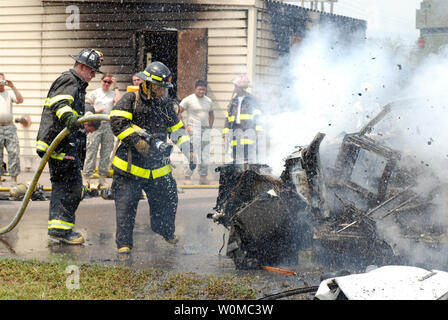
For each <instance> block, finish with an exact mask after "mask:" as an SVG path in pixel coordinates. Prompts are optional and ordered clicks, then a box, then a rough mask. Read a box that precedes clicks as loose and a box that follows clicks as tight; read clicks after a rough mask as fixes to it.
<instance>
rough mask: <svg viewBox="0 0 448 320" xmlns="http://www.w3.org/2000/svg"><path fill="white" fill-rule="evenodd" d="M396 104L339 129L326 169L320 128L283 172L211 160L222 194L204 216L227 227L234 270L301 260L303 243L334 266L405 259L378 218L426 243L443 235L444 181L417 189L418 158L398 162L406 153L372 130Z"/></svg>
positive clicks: (287, 161)
mask: <svg viewBox="0 0 448 320" xmlns="http://www.w3.org/2000/svg"><path fill="white" fill-rule="evenodd" d="M393 107H394V103H391V104H388V105H386V106H384V107H383V108H382V110H381V112H380V113H379V114H378V115H377V116H376V117H375V118H373V119H372V120H371V121H369V122H368V123H367V124H366V125H365V126H364V127H363V128H362V129H361V130H360V131H358V132H356V133H350V134H345V136H344V138H343V140H342V143H341V145H340V147H339V152H338V155H337V158H336V163H335V164H334V166H333V167H329V168H323V167H322V164H321V160H320V145H321V142H322V141H323V139H324V138H325V134H323V133H318V134H317V135H316V136H315V137H314V139H313V141H312V142H311V143H310V144H309V145H308V146H304V147H297V148H296V149H295V150H294V152H293V153H292V154H290V155H289V156H288V157H287V158H286V159H285V164H284V170H283V172H282V174H281V176H280V177H279V178H276V177H273V176H272V175H271V174H270V168H269V167H268V166H267V165H250V164H245V165H233V164H228V165H224V166H221V167H218V168H216V171H217V172H219V173H220V181H219V182H220V187H219V193H218V197H217V201H216V206H215V207H214V208H213V209H214V211H215V213H212V214H209V215H208V216H207V217H208V218H211V219H213V220H214V221H215V222H217V223H219V224H222V225H223V226H224V227H225V228H227V229H228V230H229V238H228V242H227V255H228V256H229V257H231V258H232V259H233V261H234V263H235V266H236V268H237V269H252V268H259V267H260V266H262V265H275V264H284V263H288V264H293V263H300V261H298V253H299V251H311V252H312V257H313V260H315V261H317V262H320V263H323V264H325V265H329V266H333V267H365V266H367V265H372V264H376V265H383V264H394V263H409V262H408V261H405V260H406V257H405V256H404V255H402V254H401V253H400V251H399V250H397V247H396V243H394V242H393V241H391V240H390V239H389V238H388V237H387V236H386V235H385V234H384V233H383V232H382V231H381V230H380V228H379V226H380V225H394V226H395V227H396V232H397V233H399V234H400V236H403V237H406V238H407V239H410V240H412V241H414V242H418V243H423V244H424V245H427V246H429V247H431V248H435V247H438V246H440V245H441V244H442V243H443V241H444V239H445V237H446V234H445V231H446V228H445V227H444V226H443V225H440V224H438V223H432V221H431V220H430V219H428V216H429V212H431V211H432V210H434V207H435V202H436V198H437V197H438V196H440V195H441V194H445V193H446V192H445V187H444V186H443V185H437V186H436V187H435V188H434V190H431V192H427V193H426V195H422V194H419V193H418V192H417V191H416V189H415V186H416V183H417V179H418V177H419V175H421V174H422V170H421V166H419V164H418V163H415V166H412V165H411V166H407V167H403V166H401V164H402V161H401V158H402V153H401V152H399V151H397V150H395V149H393V148H391V147H389V146H388V145H387V143H386V142H387V141H386V140H385V139H383V137H381V135H375V134H371V133H372V132H373V131H374V130H373V129H374V127H375V126H376V125H377V124H378V123H379V122H380V121H381V120H382V119H383V118H384V117H385V116H386V115H387V114H388V113H390V112H391V110H392V109H393Z"/></svg>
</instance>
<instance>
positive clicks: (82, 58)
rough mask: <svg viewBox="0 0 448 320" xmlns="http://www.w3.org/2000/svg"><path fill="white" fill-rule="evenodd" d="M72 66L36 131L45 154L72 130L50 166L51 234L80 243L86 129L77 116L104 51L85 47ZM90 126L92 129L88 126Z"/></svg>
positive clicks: (60, 79) (52, 90) (53, 92)
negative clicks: (76, 228) (62, 134)
mask: <svg viewBox="0 0 448 320" xmlns="http://www.w3.org/2000/svg"><path fill="white" fill-rule="evenodd" d="M71 57H72V58H73V59H74V60H75V61H76V62H75V65H74V66H73V68H72V69H70V70H69V71H65V72H63V73H62V74H61V75H60V76H59V77H58V78H57V79H56V80H55V81H54V82H53V84H52V85H51V87H50V90H49V91H48V94H47V98H46V100H45V104H44V107H43V110H42V117H41V122H40V127H39V131H38V134H37V142H36V149H37V154H38V155H39V156H40V157H43V156H44V154H45V153H46V151H47V149H48V148H49V146H50V144H51V143H52V142H53V140H54V139H55V138H56V136H57V135H58V134H59V133H60V132H61V131H62V130H63V129H64V128H68V129H69V130H70V133H69V134H68V135H67V136H66V137H65V138H64V139H63V140H62V141H61V142H60V144H59V145H58V146H57V148H56V150H55V151H54V152H53V154H52V155H51V157H50V159H49V161H48V166H49V169H50V180H51V186H52V191H51V199H50V210H49V211H50V214H49V221H48V234H49V236H50V238H51V239H52V240H56V241H58V242H64V243H68V244H81V243H83V242H84V238H83V236H82V235H81V234H80V233H78V232H75V231H74V230H73V227H74V225H75V211H76V209H77V208H78V205H79V202H80V201H81V190H82V177H81V170H82V166H83V163H84V158H85V144H86V143H85V141H86V132H85V130H87V129H85V130H83V129H84V126H83V125H81V124H79V123H78V118H79V117H81V116H83V115H84V114H85V113H86V111H92V109H93V108H91V107H90V108H91V109H88V107H87V110H86V105H85V95H86V88H87V86H88V83H89V82H90V80H92V79H93V78H94V77H95V73H96V72H101V71H100V70H99V68H100V66H101V63H102V60H103V54H102V53H101V52H100V51H97V50H93V49H83V50H81V52H79V54H78V55H77V56H71ZM89 130H91V129H89Z"/></svg>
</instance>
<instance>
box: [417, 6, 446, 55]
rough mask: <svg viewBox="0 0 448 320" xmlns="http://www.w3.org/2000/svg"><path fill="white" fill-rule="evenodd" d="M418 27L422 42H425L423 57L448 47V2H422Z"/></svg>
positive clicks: (418, 13)
mask: <svg viewBox="0 0 448 320" xmlns="http://www.w3.org/2000/svg"><path fill="white" fill-rule="evenodd" d="M416 27H417V29H420V37H421V39H422V40H420V41H424V46H420V48H421V54H422V55H423V56H424V55H426V54H428V53H431V52H433V53H436V52H437V51H438V50H439V48H441V47H442V46H445V45H448V2H447V1H446V0H424V1H422V2H421V4H420V9H418V10H417V14H416ZM420 44H421V43H420Z"/></svg>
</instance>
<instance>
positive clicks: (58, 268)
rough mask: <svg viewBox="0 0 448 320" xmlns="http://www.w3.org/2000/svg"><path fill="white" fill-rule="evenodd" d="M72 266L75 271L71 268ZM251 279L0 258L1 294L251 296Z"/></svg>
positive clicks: (81, 297) (46, 296) (185, 297)
mask: <svg viewBox="0 0 448 320" xmlns="http://www.w3.org/2000/svg"><path fill="white" fill-rule="evenodd" d="M72 267H74V268H75V269H76V270H77V273H74V272H70V268H72ZM77 275H78V276H79V277H77ZM76 280H78V282H76ZM255 281H256V280H255V278H254V277H249V276H234V275H223V276H213V275H207V276H202V275H198V274H196V273H183V274H181V273H170V272H164V271H162V270H158V269H152V268H151V269H144V270H137V269H131V268H127V267H123V266H105V265H98V264H87V263H83V264H76V263H73V262H71V261H65V260H64V259H56V261H52V262H42V261H37V260H19V259H0V299H1V300H8V299H14V300H22V299H23V300H25V299H26V300H125V299H151V300H159V299H179V300H189V299H194V300H199V299H205V300H212V299H219V300H221V299H255V298H256V295H257V293H258V291H257V289H255V287H254V286H253V285H252V283H253V282H255ZM77 284H79V286H77Z"/></svg>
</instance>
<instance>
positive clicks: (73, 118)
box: [61, 112, 84, 131]
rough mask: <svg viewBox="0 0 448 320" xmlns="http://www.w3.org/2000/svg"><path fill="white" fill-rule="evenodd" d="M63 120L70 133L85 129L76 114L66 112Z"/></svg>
mask: <svg viewBox="0 0 448 320" xmlns="http://www.w3.org/2000/svg"><path fill="white" fill-rule="evenodd" d="M61 120H62V122H64V124H65V126H66V127H67V129H68V130H70V131H76V130H79V129H81V128H84V125H83V124H82V123H78V116H77V115H75V114H74V113H71V112H66V113H65V114H63V115H62V117H61Z"/></svg>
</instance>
